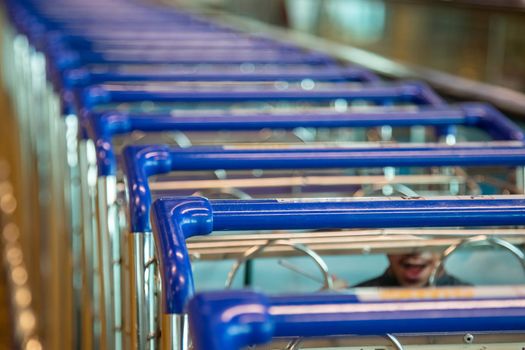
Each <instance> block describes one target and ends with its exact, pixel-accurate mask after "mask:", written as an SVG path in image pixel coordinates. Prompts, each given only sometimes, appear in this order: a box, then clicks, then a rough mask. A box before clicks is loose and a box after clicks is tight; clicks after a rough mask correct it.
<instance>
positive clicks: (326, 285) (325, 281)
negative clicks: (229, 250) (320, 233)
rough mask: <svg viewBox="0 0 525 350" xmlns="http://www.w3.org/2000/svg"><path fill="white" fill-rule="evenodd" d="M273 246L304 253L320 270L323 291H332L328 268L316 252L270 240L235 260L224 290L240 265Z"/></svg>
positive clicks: (279, 240)
mask: <svg viewBox="0 0 525 350" xmlns="http://www.w3.org/2000/svg"><path fill="white" fill-rule="evenodd" d="M273 245H284V246H289V247H292V248H294V249H295V250H297V251H300V252H302V253H304V254H305V255H307V256H309V257H310V258H312V260H313V261H314V262H315V264H316V265H317V266H318V267H319V269H320V270H321V273H322V274H323V289H333V287H334V280H333V277H332V276H331V275H330V273H329V272H328V266H327V265H326V263H325V262H324V260H323V258H321V256H319V254H317V253H316V252H314V251H313V250H311V249H310V248H308V247H307V246H305V245H302V244H297V243H292V242H290V241H287V240H282V239H278V240H270V241H268V242H267V243H266V244H263V245H255V246H253V247H251V248H250V249H248V250H246V251H245V252H244V253H243V255H242V256H241V257H240V258H239V259H237V261H236V262H235V264H234V265H233V266H232V269H231V270H230V272H229V273H228V277H227V279H226V288H231V286H232V284H233V280H234V278H235V276H236V275H237V272H238V271H239V268H240V267H241V266H242V264H244V263H245V262H246V261H248V260H250V259H251V258H253V257H255V256H257V255H258V254H259V253H261V252H262V251H264V249H266V248H267V247H269V246H273Z"/></svg>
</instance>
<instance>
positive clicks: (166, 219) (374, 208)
mask: <svg viewBox="0 0 525 350" xmlns="http://www.w3.org/2000/svg"><path fill="white" fill-rule="evenodd" d="M152 212H153V223H154V227H155V230H154V235H155V242H156V249H157V258H158V259H159V261H160V270H161V274H162V283H163V294H164V295H163V298H164V307H165V312H166V313H181V312H182V311H183V310H184V307H185V305H186V303H187V301H188V300H189V298H190V297H191V296H192V295H193V293H194V285H193V274H192V272H191V271H192V269H191V264H190V260H189V254H188V251H187V248H186V245H185V240H186V239H187V238H189V237H192V236H198V235H200V236H203V235H208V234H210V233H211V232H212V231H236V230H243V231H244V230H252V231H257V230H296V229H297V230H298V229H338V228H341V229H342V228H346V229H348V228H365V229H366V228H398V227H454V226H462V227H472V226H496V225H497V226H504V225H523V224H525V197H523V196H494V197H476V198H472V197H467V196H465V197H454V198H447V197H443V198H439V197H437V198H433V199H410V198H408V199H402V198H377V199H370V198H366V199H359V200H352V199H348V200H345V201H331V200H330V199H326V200H319V199H317V200H316V199H308V200H301V199H289V200H273V199H262V200H206V199H205V198H200V197H186V198H184V197H183V198H164V199H158V200H156V201H155V203H154V204H153V208H152Z"/></svg>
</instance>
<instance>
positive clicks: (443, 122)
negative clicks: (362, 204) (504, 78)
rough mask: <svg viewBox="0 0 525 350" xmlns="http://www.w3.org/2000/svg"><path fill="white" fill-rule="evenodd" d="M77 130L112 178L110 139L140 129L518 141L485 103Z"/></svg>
mask: <svg viewBox="0 0 525 350" xmlns="http://www.w3.org/2000/svg"><path fill="white" fill-rule="evenodd" d="M81 124H82V129H83V132H82V134H84V135H86V136H89V137H90V138H91V139H92V140H94V143H95V147H96V149H97V165H98V166H97V170H98V174H99V176H112V175H115V174H116V171H117V169H116V168H117V161H116V154H115V152H114V149H113V145H112V139H113V136H114V135H119V134H125V133H129V132H132V131H135V130H140V131H170V130H177V131H214V130H244V131H247V130H262V129H264V128H280V129H293V128H297V127H313V128H339V127H376V126H383V125H390V126H393V127H397V126H413V125H424V126H437V127H444V126H450V125H471V126H477V127H479V128H480V129H483V130H484V131H486V132H487V133H489V134H491V135H492V136H493V139H494V140H508V141H510V140H514V141H520V142H523V141H524V140H525V136H524V134H523V132H522V131H521V130H520V128H519V127H518V126H517V125H515V124H514V123H513V122H512V121H510V120H509V119H508V118H507V117H505V116H504V115H503V114H501V113H500V112H499V111H498V110H496V109H495V108H493V107H492V106H490V105H487V104H483V103H465V104H461V105H458V106H455V107H422V108H421V109H419V110H417V111H412V112H410V111H385V112H371V113H355V112H354V113H338V112H334V113H286V114H273V115H268V114H264V113H263V112H258V113H256V114H247V115H239V114H237V113H235V114H231V115H229V114H219V115H213V114H212V113H206V114H202V115H199V116H184V115H181V116H177V115H165V114H157V115H138V114H127V113H121V112H109V113H103V114H96V113H86V115H85V116H84V117H83V118H81Z"/></svg>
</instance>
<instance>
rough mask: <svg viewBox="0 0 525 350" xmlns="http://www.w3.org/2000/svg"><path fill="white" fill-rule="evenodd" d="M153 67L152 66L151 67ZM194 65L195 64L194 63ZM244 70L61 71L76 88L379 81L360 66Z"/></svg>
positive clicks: (225, 67)
mask: <svg viewBox="0 0 525 350" xmlns="http://www.w3.org/2000/svg"><path fill="white" fill-rule="evenodd" d="M152 67H153V66H152ZM194 67H196V66H194ZM254 70H255V71H254V72H246V73H243V72H242V71H241V65H238V64H236V65H231V66H228V65H224V67H223V68H219V69H217V68H216V69H215V70H206V71H199V70H198V69H197V71H195V70H192V67H191V66H189V67H188V68H187V69H186V70H185V71H184V70H180V69H179V70H178V71H177V70H170V69H169V68H168V69H163V70H161V71H158V70H155V69H154V68H153V69H149V70H148V68H145V69H143V70H142V71H139V72H133V71H131V72H128V71H125V69H123V70H119V69H118V66H115V68H113V69H111V68H108V69H106V70H105V71H102V72H101V71H100V70H97V71H95V72H93V71H90V70H89V69H88V68H79V69H73V70H68V71H66V72H65V73H64V78H63V80H64V85H65V86H66V87H68V88H72V89H78V88H82V87H86V86H88V85H93V84H101V83H103V82H141V81H142V82H153V81H217V82H218V81H300V80H302V79H312V80H314V81H339V82H342V81H349V82H362V83H365V82H379V81H380V79H379V77H378V76H377V75H375V74H374V73H372V72H370V71H368V70H366V69H361V68H353V67H350V68H341V67H338V66H328V65H327V66H318V67H316V66H310V67H308V69H306V68H304V69H302V70H291V69H286V68H285V67H275V68H274V69H264V70H257V69H256V68H254Z"/></svg>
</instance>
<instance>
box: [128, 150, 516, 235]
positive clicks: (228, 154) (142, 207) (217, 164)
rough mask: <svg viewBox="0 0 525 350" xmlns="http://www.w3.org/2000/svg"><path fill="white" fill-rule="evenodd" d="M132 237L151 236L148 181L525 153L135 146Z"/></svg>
mask: <svg viewBox="0 0 525 350" xmlns="http://www.w3.org/2000/svg"><path fill="white" fill-rule="evenodd" d="M124 164H125V166H124V167H125V169H124V171H125V174H126V177H127V186H128V194H129V198H130V199H129V206H130V207H129V210H130V224H131V229H132V232H150V231H151V226H150V220H149V209H150V207H151V193H150V190H149V185H148V177H149V176H151V175H155V174H162V173H167V172H170V171H178V170H215V169H225V170H234V169H235V170H245V169H301V168H302V169H307V168H361V167H365V168H366V167H386V166H393V167H403V166H404V167H407V166H414V167H419V166H423V167H424V166H487V165H492V166H497V165H505V166H519V165H524V164H525V148H523V147H521V146H517V147H507V146H504V147H501V146H491V145H490V143H487V144H486V145H481V146H479V147H474V146H469V147H467V146H465V147H449V146H441V145H438V146H436V145H434V146H427V147H410V146H394V147H385V148H382V147H377V148H357V149H355V148H354V149H352V148H338V149H315V148H301V149H262V150H256V149H225V148H223V147H191V148H185V149H180V148H174V147H168V146H129V147H127V148H126V149H125V150H124Z"/></svg>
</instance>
